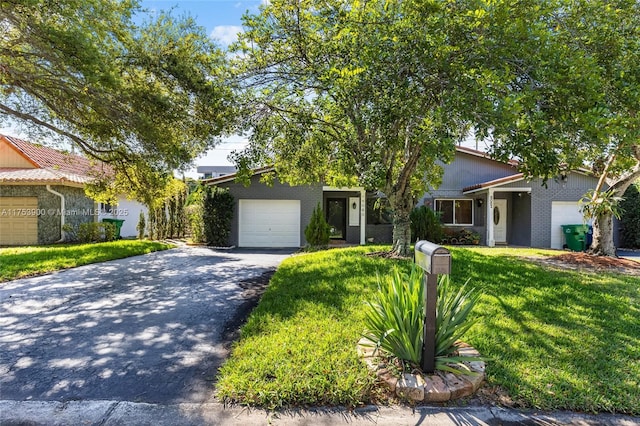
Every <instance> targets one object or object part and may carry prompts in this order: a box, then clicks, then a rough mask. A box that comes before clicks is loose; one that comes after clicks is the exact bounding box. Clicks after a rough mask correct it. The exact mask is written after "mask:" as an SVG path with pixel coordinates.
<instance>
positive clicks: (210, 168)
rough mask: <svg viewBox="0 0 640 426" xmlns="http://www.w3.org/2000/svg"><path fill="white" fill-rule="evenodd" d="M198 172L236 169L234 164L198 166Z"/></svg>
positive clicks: (235, 170) (230, 171) (231, 171)
mask: <svg viewBox="0 0 640 426" xmlns="http://www.w3.org/2000/svg"><path fill="white" fill-rule="evenodd" d="M196 170H197V172H198V173H224V174H229V173H235V172H237V171H238V169H236V168H235V167H234V166H198V168H197V169H196Z"/></svg>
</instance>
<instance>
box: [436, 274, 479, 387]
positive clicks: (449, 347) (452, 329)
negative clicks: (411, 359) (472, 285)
mask: <svg viewBox="0 0 640 426" xmlns="http://www.w3.org/2000/svg"><path fill="white" fill-rule="evenodd" d="M467 284H469V280H467V282H466V283H465V284H464V285H463V286H462V287H461V288H460V290H458V292H457V293H455V292H453V291H452V289H451V279H450V278H449V275H443V276H441V277H440V279H439V280H438V302H437V304H436V367H435V368H436V370H443V371H450V372H453V373H461V372H463V371H462V370H464V373H465V374H471V372H470V370H469V368H468V367H467V366H466V365H465V364H463V363H464V362H467V361H478V358H477V357H464V356H457V355H455V353H456V350H457V346H456V344H455V343H456V342H457V341H458V340H460V339H461V338H462V336H463V335H464V334H465V333H466V332H467V331H468V330H469V329H470V328H471V327H473V325H474V324H475V323H476V322H477V320H475V319H474V320H472V319H470V318H469V314H470V313H471V311H472V310H473V307H474V306H475V304H476V302H477V301H478V298H479V294H478V292H477V291H475V289H470V290H467Z"/></svg>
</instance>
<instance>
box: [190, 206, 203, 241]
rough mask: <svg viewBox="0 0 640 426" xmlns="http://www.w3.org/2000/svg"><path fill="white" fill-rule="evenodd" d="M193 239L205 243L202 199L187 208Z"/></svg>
mask: <svg viewBox="0 0 640 426" xmlns="http://www.w3.org/2000/svg"><path fill="white" fill-rule="evenodd" d="M185 212H186V215H187V221H188V223H189V233H190V235H191V241H193V242H194V243H204V241H205V240H204V221H203V219H202V200H200V201H198V202H194V203H193V204H190V205H188V206H187V207H186V208H185Z"/></svg>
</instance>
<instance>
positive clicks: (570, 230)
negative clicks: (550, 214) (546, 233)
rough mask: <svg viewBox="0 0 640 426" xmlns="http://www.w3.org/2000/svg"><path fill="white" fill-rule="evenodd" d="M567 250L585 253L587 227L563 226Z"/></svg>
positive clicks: (581, 225)
mask: <svg viewBox="0 0 640 426" xmlns="http://www.w3.org/2000/svg"><path fill="white" fill-rule="evenodd" d="M561 226H562V233H563V234H564V238H565V241H566V243H567V248H569V250H572V251H584V250H585V248H586V244H585V241H586V234H587V231H588V230H589V227H588V226H587V225H583V224H580V225H561Z"/></svg>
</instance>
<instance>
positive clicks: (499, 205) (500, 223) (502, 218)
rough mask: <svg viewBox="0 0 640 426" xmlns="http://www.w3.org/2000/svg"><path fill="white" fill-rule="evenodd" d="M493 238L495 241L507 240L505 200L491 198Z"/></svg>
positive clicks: (503, 241)
mask: <svg viewBox="0 0 640 426" xmlns="http://www.w3.org/2000/svg"><path fill="white" fill-rule="evenodd" d="M492 220H493V239H494V241H495V242H496V243H506V242H507V200H496V199H494V200H493V218H492Z"/></svg>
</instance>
